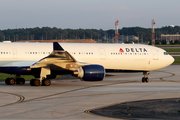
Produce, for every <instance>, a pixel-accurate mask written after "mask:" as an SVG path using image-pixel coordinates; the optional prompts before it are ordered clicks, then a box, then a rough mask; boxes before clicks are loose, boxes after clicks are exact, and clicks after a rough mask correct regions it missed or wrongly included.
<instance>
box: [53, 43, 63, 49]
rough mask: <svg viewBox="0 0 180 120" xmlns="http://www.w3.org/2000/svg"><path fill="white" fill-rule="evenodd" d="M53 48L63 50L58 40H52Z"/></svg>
mask: <svg viewBox="0 0 180 120" xmlns="http://www.w3.org/2000/svg"><path fill="white" fill-rule="evenodd" d="M54 50H64V49H63V48H62V47H61V45H59V43H58V42H53V51H54Z"/></svg>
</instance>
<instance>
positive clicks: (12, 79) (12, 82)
mask: <svg viewBox="0 0 180 120" xmlns="http://www.w3.org/2000/svg"><path fill="white" fill-rule="evenodd" d="M8 80H9V85H14V84H15V83H16V81H15V80H14V78H10V79H8Z"/></svg>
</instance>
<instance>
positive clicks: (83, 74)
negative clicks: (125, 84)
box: [77, 65, 105, 81]
mask: <svg viewBox="0 0 180 120" xmlns="http://www.w3.org/2000/svg"><path fill="white" fill-rule="evenodd" d="M104 76H105V69H104V67H103V66H101V65H85V66H83V67H82V68H79V69H78V75H77V77H79V78H81V79H82V80H84V81H102V80H103V79H104Z"/></svg>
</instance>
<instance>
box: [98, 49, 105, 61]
mask: <svg viewBox="0 0 180 120" xmlns="http://www.w3.org/2000/svg"><path fill="white" fill-rule="evenodd" d="M99 54H100V59H101V60H105V59H106V52H105V49H104V48H99Z"/></svg>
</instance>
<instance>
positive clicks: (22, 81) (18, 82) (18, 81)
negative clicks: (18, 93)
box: [16, 78, 25, 85]
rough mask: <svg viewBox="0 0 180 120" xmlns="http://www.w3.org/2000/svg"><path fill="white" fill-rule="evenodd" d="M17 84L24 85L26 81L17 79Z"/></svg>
mask: <svg viewBox="0 0 180 120" xmlns="http://www.w3.org/2000/svg"><path fill="white" fill-rule="evenodd" d="M16 84H19V85H24V84H25V79H24V78H17V79H16Z"/></svg>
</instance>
